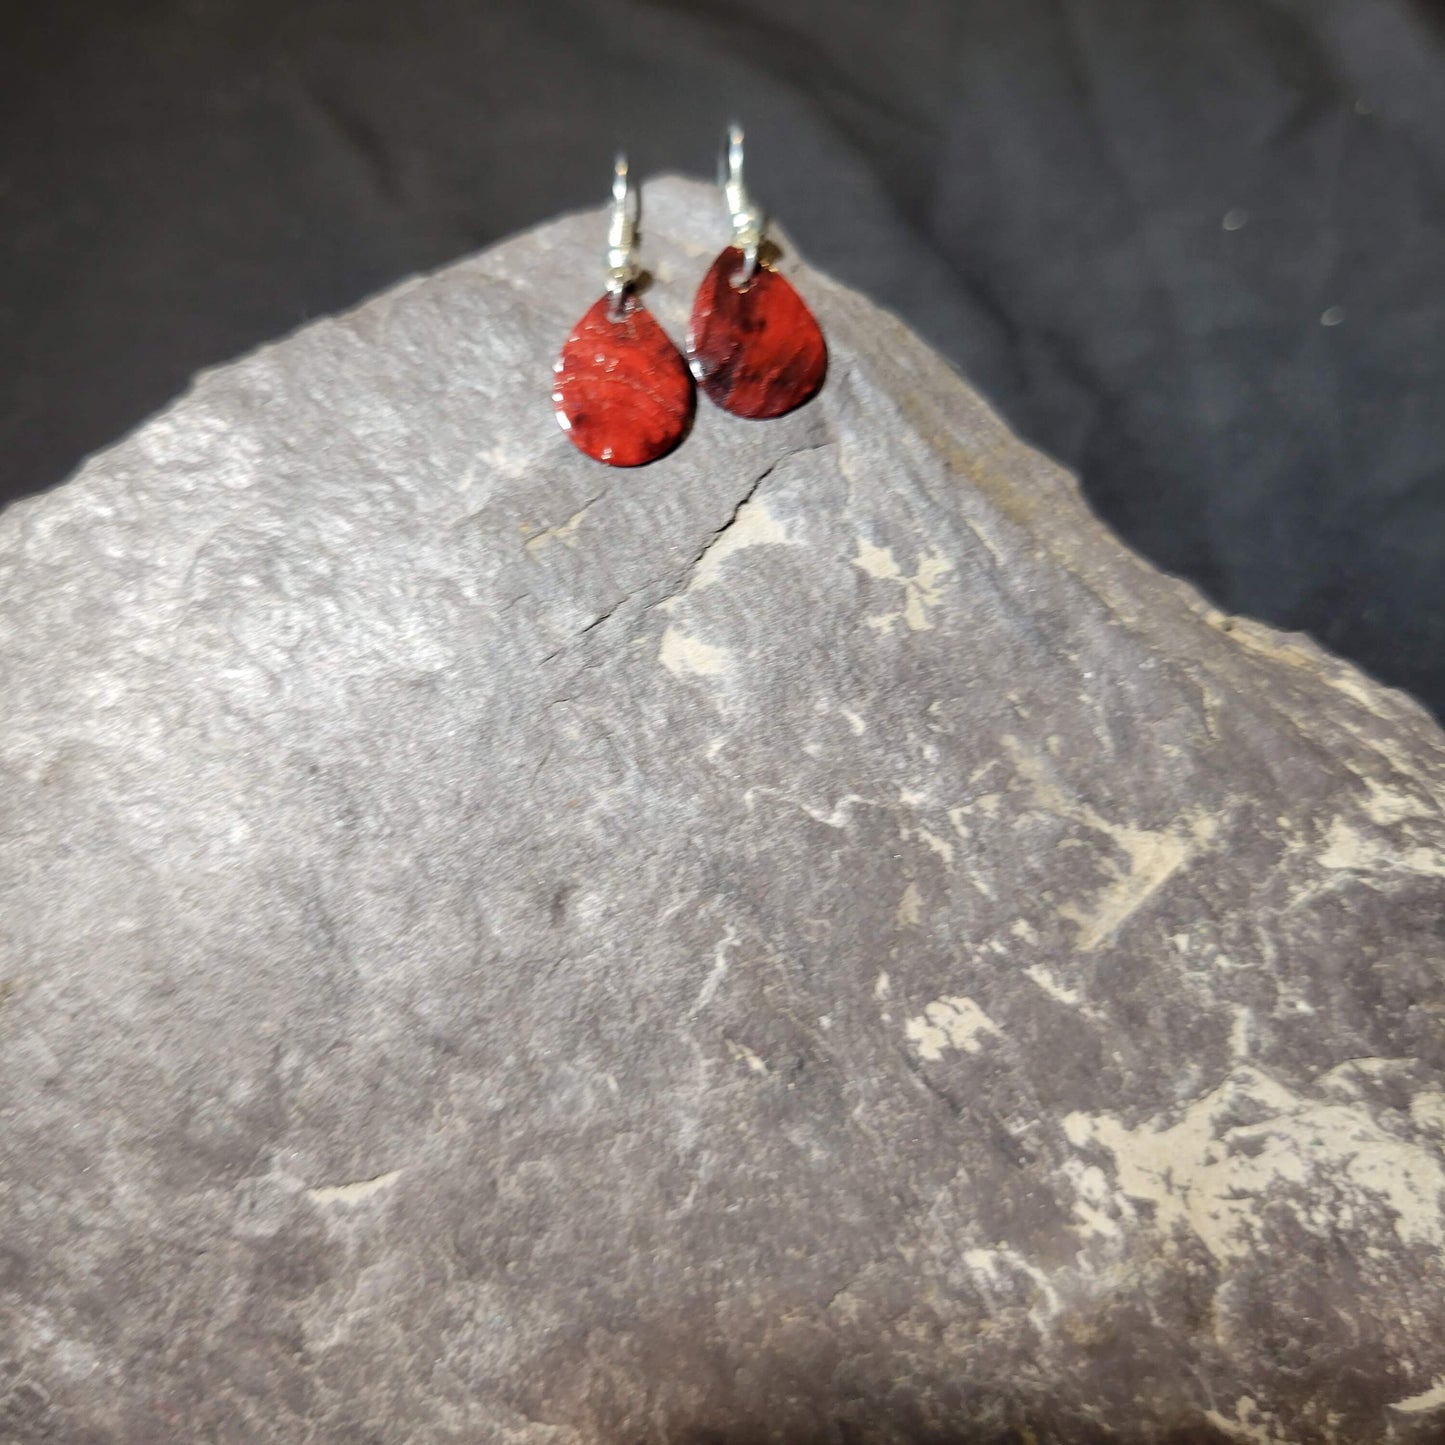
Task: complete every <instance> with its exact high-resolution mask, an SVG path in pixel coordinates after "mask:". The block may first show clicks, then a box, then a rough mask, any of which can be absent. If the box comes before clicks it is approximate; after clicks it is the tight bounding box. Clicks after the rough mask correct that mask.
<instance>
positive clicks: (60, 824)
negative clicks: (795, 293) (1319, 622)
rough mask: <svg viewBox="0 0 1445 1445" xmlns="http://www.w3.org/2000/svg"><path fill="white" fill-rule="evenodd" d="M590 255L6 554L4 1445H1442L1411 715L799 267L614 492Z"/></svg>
mask: <svg viewBox="0 0 1445 1445" xmlns="http://www.w3.org/2000/svg"><path fill="white" fill-rule="evenodd" d="M645 199H646V212H645V216H644V221H645V225H646V232H647V246H648V257H649V261H650V263H651V265H652V267H653V270H654V271H655V273H656V275H657V284H656V285H655V286H654V288H653V289H652V290H651V291H650V292H649V294H648V304H649V306H650V307H652V308H653V309H654V311H655V313H656V314H657V316H658V318H659V320H660V321H661V322H662V323H663V325H664V326H665V327H666V328H667V329H668V330H669V332H670V334H671V335H672V336H673V338H674V340H676V339H678V338H679V337H680V336H681V334H682V329H683V326H684V325H685V320H686V314H687V307H688V305H689V303H690V300H691V297H692V294H693V292H694V290H695V288H696V286H697V283H698V281H699V279H700V277H701V275H702V273H703V272H704V270H705V269H706V267H707V265H708V264H709V262H710V261H711V259H712V257H713V255H714V254H715V252H716V249H717V234H718V225H719V218H718V207H717V203H716V198H715V196H714V193H713V192H712V190H711V189H710V188H708V187H705V186H701V185H696V184H691V183H685V182H677V181H667V182H661V183H658V184H657V185H654V186H651V187H649V188H648V190H647V193H646V198H645ZM603 227H604V221H603V218H602V216H601V214H600V213H594V214H591V215H584V216H579V217H573V218H570V219H567V220H563V221H560V222H558V223H556V224H554V225H550V226H547V227H544V228H543V229H541V230H539V231H537V232H535V233H533V234H531V235H529V236H524V237H522V238H520V239H518V240H515V241H512V242H510V243H508V244H506V245H504V246H502V247H500V248H498V249H496V250H494V251H491V252H489V253H487V254H485V255H483V256H479V257H477V258H475V259H473V260H469V261H466V262H463V263H462V264H460V265H457V266H455V267H453V268H451V269H450V270H448V271H446V272H444V273H442V274H440V275H438V276H435V277H432V278H429V279H426V280H421V281H417V282H414V283H412V284H410V285H408V286H405V287H402V288H400V289H398V290H396V291H394V292H392V293H390V294H388V295H386V296H383V297H381V298H380V299H378V300H376V301H375V302H373V303H371V304H370V305H368V306H365V307H363V308H362V309H361V310H359V311H357V312H355V313H354V314H352V315H349V316H345V317H342V318H340V319H338V320H332V321H323V322H320V323H317V324H315V325H312V326H308V327H307V328H306V329H305V330H303V331H301V332H300V333H298V334H297V335H295V336H293V337H291V338H290V339H288V340H286V341H283V342H281V343H279V344H278V345H276V346H274V347H271V348H269V349H267V350H265V351H262V352H260V353H258V354H257V355H255V356H252V357H250V358H248V359H246V360H243V361H240V362H238V363H236V364H234V365H232V366H228V367H225V368H222V369H220V370H218V371H215V372H212V373H210V374H208V375H205V376H203V377H201V378H200V379H199V380H198V381H197V383H196V385H195V387H194V389H193V390H192V392H191V393H190V394H189V395H188V396H187V397H185V398H184V399H183V400H182V401H180V402H179V403H177V404H176V405H175V406H174V407H173V408H171V409H170V410H169V411H168V412H166V413H165V414H164V415H162V416H159V417H157V418H156V419H155V420H153V421H151V422H150V423H148V424H147V425H146V426H144V427H143V428H142V429H141V430H140V431H138V432H137V433H136V434H135V435H134V436H132V437H130V438H129V439H127V440H125V441H123V442H121V443H120V444H119V445H117V446H115V447H114V448H113V449H111V450H110V451H108V452H106V453H105V454H103V455H101V456H99V457H97V458H96V459H95V460H94V461H92V462H91V463H90V464H89V465H88V466H87V467H86V468H85V469H84V470H83V471H82V472H81V474H80V475H79V476H78V477H77V478H76V479H75V480H74V481H72V482H71V483H70V484H69V485H67V486H66V487H64V488H62V489H60V490H59V491H58V492H56V493H54V494H52V495H49V496H46V497H42V498H40V499H38V500H36V501H34V502H31V503H27V504H23V505H21V506H19V507H16V508H14V509H13V510H11V511H10V512H9V513H7V514H6V515H5V516H4V517H3V518H0V675H3V680H4V686H3V695H4V704H5V705H4V712H3V721H0V764H3V768H4V782H3V787H0V809H3V817H0V866H3V870H4V874H3V889H4V906H3V911H0V930H3V934H0V947H3V970H0V977H3V984H0V995H3V1003H0V1031H3V1042H0V1110H3V1113H0V1159H3V1169H0V1209H3V1214H0V1218H3V1220H4V1231H3V1236H0V1439H3V1440H4V1441H6V1442H14V1445H31V1442H39V1441H47V1442H48V1441H59V1442H65V1445H119V1442H127V1445H169V1442H177V1445H181V1442H184V1445H193V1442H199V1441H204V1442H215V1445H240V1442H248V1445H249V1442H301V1441H305V1442H307V1445H332V1442H335V1445H343V1442H345V1445H402V1442H411V1445H421V1442H427V1445H433V1442H438V1445H473V1442H476V1445H492V1442H498V1445H501V1442H506V1445H584V1442H629V1445H632V1442H659V1445H660V1442H665V1441H667V1442H680V1445H700V1442H711V1445H756V1442H762V1441H778V1442H783V1441H787V1442H790V1445H794V1442H801V1445H813V1442H823V1441H833V1442H849V1445H857V1442H872V1441H929V1442H943V1441H958V1442H969V1445H977V1442H1003V1441H1019V1442H1024V1441H1035V1442H1061V1445H1062V1442H1067V1445H1075V1442H1087V1441H1095V1440H1104V1439H1110V1440H1120V1441H1126V1442H1134V1441H1141V1442H1142V1441H1167V1442H1173V1445H1180V1442H1186V1441H1219V1442H1228V1441H1247V1442H1266V1441H1276V1440H1281V1441H1291V1442H1317V1441H1318V1442H1324V1441H1342V1442H1370V1441H1385V1440H1390V1441H1393V1442H1400V1445H1410V1442H1424V1441H1436V1440H1440V1439H1441V1438H1442V1434H1445V1330H1442V1328H1441V1324H1442V1321H1445V1266H1442V1263H1441V1256H1442V1246H1445V1215H1442V1203H1445V1201H1442V1193H1441V1191H1442V1188H1445V1155H1442V1142H1445V965H1442V954H1445V926H1442V914H1445V908H1442V903H1445V807H1442V803H1445V739H1442V735H1441V733H1440V732H1439V731H1438V730H1437V728H1436V727H1435V726H1434V724H1433V723H1432V722H1430V721H1429V720H1428V719H1427V718H1426V716H1425V714H1424V713H1423V712H1422V711H1421V710H1420V709H1419V708H1418V707H1416V706H1415V705H1414V704H1413V703H1411V702H1410V701H1408V700H1407V699H1405V698H1404V697H1402V696H1400V695H1398V694H1393V693H1390V692H1387V691H1384V690H1382V689H1380V688H1378V687H1376V686H1375V685H1373V684H1372V683H1371V682H1369V681H1367V680H1366V679H1364V678H1363V677H1361V676H1360V675H1359V674H1358V673H1356V672H1354V671H1353V670H1351V669H1350V668H1348V667H1345V666H1344V665H1342V664H1340V663H1338V662H1336V661H1334V660H1332V659H1331V658H1329V657H1328V656H1326V655H1324V654H1323V653H1321V652H1320V651H1318V650H1317V649H1316V648H1315V647H1314V646H1313V645H1311V644H1309V643H1307V642H1304V641H1301V640H1299V639H1296V638H1290V637H1285V636H1281V635H1279V634H1276V633H1273V632H1269V631H1266V630H1264V629H1263V628H1261V627H1258V626H1256V625H1254V624H1251V623H1249V622H1246V621H1242V620H1239V619H1233V618H1229V617H1225V616H1221V615H1219V614H1218V613H1216V612H1213V611H1211V610H1210V608H1209V607H1207V606H1206V605H1205V604H1204V603H1202V602H1201V601H1200V599H1199V598H1198V597H1197V596H1196V595H1195V594H1194V593H1193V592H1191V591H1189V590H1188V589H1187V588H1185V587H1183V586H1181V585H1179V584H1178V583H1176V582H1173V581H1171V580H1169V579H1168V578H1165V577H1162V576H1160V575H1158V574H1157V573H1155V572H1154V571H1152V570H1151V569H1150V568H1148V567H1147V566H1145V565H1143V564H1142V563H1141V562H1140V561H1139V560H1137V559H1136V558H1135V557H1133V556H1132V555H1131V554H1129V553H1128V552H1126V551H1125V550H1124V549H1123V548H1122V547H1121V546H1120V545H1119V544H1118V543H1117V542H1116V541H1114V540H1113V538H1112V537H1110V536H1109V535H1108V534H1107V533H1106V532H1105V531H1103V530H1102V529H1101V528H1100V527H1099V526H1098V525H1097V524H1096V523H1095V522H1094V521H1093V520H1092V519H1091V517H1090V516H1089V514H1088V513H1087V511H1086V509H1085V508H1084V506H1083V505H1082V503H1081V502H1080V499H1079V496H1078V493H1077V490H1076V488H1075V486H1074V484H1073V482H1072V481H1071V480H1070V479H1069V478H1068V477H1066V476H1064V475H1062V474H1061V473H1060V472H1059V471H1058V470H1057V469H1055V468H1054V467H1053V466H1052V465H1051V464H1050V463H1049V462H1047V461H1045V460H1044V459H1043V458H1041V457H1039V456H1037V455H1035V454H1034V453H1033V452H1031V451H1030V450H1029V449H1028V448H1026V447H1025V446H1023V445H1021V444H1020V443H1019V442H1018V441H1017V440H1015V439H1014V438H1013V437H1012V436H1011V435H1010V434H1009V433H1008V432H1007V431H1006V429H1005V428H1004V427H1003V426H1002V425H1001V424H1000V423H999V421H998V420H997V419H996V418H995V417H994V416H993V415H992V414H991V413H990V412H989V410H988V408H987V407H986V406H985V405H984V404H983V403H982V402H981V401H980V400H979V399H978V398H977V397H976V396H975V395H973V393H971V392H970V391H969V390H968V388H967V387H966V386H965V385H964V384H963V383H962V382H961V381H960V380H959V379H958V378H957V377H956V376H954V375H953V374H952V373H951V372H950V371H949V370H948V368H947V367H946V366H944V365H943V364H942V363H941V362H940V361H939V360H938V359H937V358H936V357H935V356H933V355H931V354H930V353H929V352H928V351H927V350H926V349H925V348H924V347H923V346H922V345H921V344H920V343H919V342H917V341H916V340H915V339H914V338H912V337H911V336H910V335H908V334H907V333H906V332H905V331H904V330H903V329H902V328H901V327H900V326H899V325H898V324H897V323H896V322H894V321H892V320H891V319H889V318H888V317H887V316H885V315H883V314H881V313H880V312H879V311H877V310H876V309H875V308H874V307H872V306H871V305H870V304H869V303H868V302H866V301H864V300H863V299H861V298H860V297H858V296H856V295H852V294H850V293H848V292H846V291H843V290H841V289H840V288H839V287H837V286H835V285H833V284H831V283H830V282H829V281H828V280H827V279H826V278H825V277H823V276H820V275H817V274H815V273H810V272H807V271H806V269H804V268H801V267H799V266H797V265H796V262H795V261H793V260H792V258H786V257H785V259H784V262H783V266H784V269H785V271H786V270H789V269H791V270H793V273H794V275H795V276H797V277H798V278H799V285H800V289H801V291H802V293H803V294H804V295H805V296H806V298H807V301H808V304H809V306H810V307H812V308H813V309H814V310H815V311H816V313H817V315H818V317H819V319H820V321H821V323H822V325H823V328H824V330H825V332H826V334H827V336H828V340H829V346H830V349H831V353H832V359H831V365H830V370H829V375H828V380H827V383H826V385H825V387H824V389H823V391H822V393H821V394H820V395H819V397H818V398H817V399H816V400H814V401H813V402H811V403H809V404H808V405H807V406H805V407H803V408H802V409H800V410H799V411H797V412H795V413H793V414H791V415H790V416H788V417H786V418H784V419H782V420H779V421H775V422H770V423H767V424H759V423H756V422H749V421H742V420H739V419H737V418H734V417H732V416H729V415H727V414H725V413H723V412H720V411H718V410H716V409H714V408H712V407H703V408H700V409H699V411H698V415H697V420H696V424H695V426H694V428H693V432H692V435H691V437H690V438H689V440H688V442H687V444H686V445H685V446H683V447H682V448H680V449H679V450H678V451H677V452H676V453H675V454H673V455H672V456H671V457H669V458H667V459H665V460H664V461H661V462H659V463H657V464H656V465H654V466H651V467H648V468H645V469H642V470H639V471H635V472H624V471H616V470H608V469H605V468H600V467H598V466H597V465H596V464H595V463H593V462H591V461H589V460H588V459H587V458H585V457H584V456H582V455H581V454H579V453H578V452H577V450H576V449H575V448H574V447H573V446H571V445H570V444H569V442H568V441H567V439H566V437H565V436H563V435H562V433H561V432H560V431H559V430H558V429H557V426H556V424H555V422H554V420H553V417H552V409H551V403H550V399H549V394H548V393H549V367H550V366H551V362H552V358H553V357H554V356H555V355H556V349H557V345H558V339H559V338H560V337H562V336H564V335H565V334H566V333H567V330H568V328H569V327H570V326H571V325H572V324H573V322H574V321H575V319H576V318H577V316H578V315H580V314H581V313H582V311H583V310H584V308H585V307H586V306H587V305H588V304H590V302H591V301H592V300H593V299H594V296H595V291H596V286H597V257H598V255H599V244H600V241H601V238H602V234H603ZM1226 484H1227V479H1221V485H1226Z"/></svg>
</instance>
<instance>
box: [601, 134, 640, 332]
mask: <svg viewBox="0 0 1445 1445" xmlns="http://www.w3.org/2000/svg"><path fill="white" fill-rule="evenodd" d="M639 214H640V202H639V199H638V195H637V191H636V190H635V189H634V187H633V186H632V183H631V182H630V180H629V179H628V175H627V157H626V156H625V155H623V154H622V153H621V152H620V151H619V152H618V154H617V159H616V160H615V161H614V162H613V164H612V216H611V219H610V221H609V222H608V226H607V294H608V295H609V296H611V297H612V309H613V311H614V312H615V311H617V309H618V308H619V307H620V306H621V304H622V297H623V294H624V293H625V292H626V291H627V288H628V287H629V286H631V285H633V284H634V283H635V282H636V280H637V277H638V267H637V222H638V216H639Z"/></svg>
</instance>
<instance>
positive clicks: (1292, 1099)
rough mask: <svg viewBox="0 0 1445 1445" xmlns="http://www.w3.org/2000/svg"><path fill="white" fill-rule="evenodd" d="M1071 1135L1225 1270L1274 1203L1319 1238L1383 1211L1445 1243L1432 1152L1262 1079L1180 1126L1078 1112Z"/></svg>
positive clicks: (1241, 1082)
mask: <svg viewBox="0 0 1445 1445" xmlns="http://www.w3.org/2000/svg"><path fill="white" fill-rule="evenodd" d="M1236 1118H1237V1119H1241V1120H1243V1121H1247V1122H1240V1123H1232V1122H1231V1120H1233V1119H1236ZM1064 1129H1065V1132H1066V1134H1067V1135H1068V1138H1069V1140H1070V1142H1071V1143H1073V1145H1074V1146H1075V1147H1076V1148H1078V1149H1088V1148H1090V1147H1093V1146H1098V1147H1102V1148H1103V1149H1105V1150H1107V1151H1108V1152H1109V1153H1110V1154H1111V1155H1112V1156H1113V1161H1114V1172H1115V1177H1116V1178H1117V1180H1118V1187H1119V1193H1120V1195H1121V1196H1123V1197H1124V1198H1126V1199H1142V1200H1147V1201H1148V1202H1150V1203H1151V1204H1153V1205H1154V1208H1155V1216H1154V1217H1155V1222H1156V1225H1157V1227H1158V1228H1159V1230H1160V1231H1161V1232H1163V1233H1164V1234H1168V1233H1170V1232H1171V1231H1172V1230H1173V1229H1174V1228H1175V1226H1176V1225H1180V1226H1183V1227H1185V1228H1187V1229H1189V1230H1191V1231H1193V1233H1194V1234H1195V1235H1196V1236H1197V1237H1198V1238H1199V1240H1200V1241H1201V1242H1202V1243H1203V1244H1204V1246H1205V1247H1206V1248H1207V1249H1208V1250H1209V1252H1210V1253H1211V1254H1212V1255H1213V1256H1214V1257H1215V1258H1216V1259H1217V1260H1221V1261H1227V1260H1233V1259H1237V1258H1240V1257H1242V1256H1244V1255H1246V1254H1249V1253H1250V1252H1252V1251H1253V1250H1255V1249H1256V1248H1257V1246H1258V1244H1259V1241H1258V1229H1259V1226H1260V1222H1261V1218H1262V1211H1263V1209H1264V1206H1265V1204H1266V1202H1269V1203H1271V1204H1275V1205H1278V1206H1280V1207H1282V1208H1284V1209H1286V1210H1288V1211H1289V1212H1290V1214H1291V1215H1292V1216H1293V1217H1294V1218H1295V1220H1296V1221H1297V1223H1298V1224H1299V1225H1300V1227H1302V1228H1304V1229H1306V1230H1308V1231H1309V1232H1310V1233H1313V1234H1318V1235H1321V1236H1322V1237H1329V1236H1330V1235H1331V1233H1332V1232H1333V1231H1336V1230H1339V1229H1343V1228H1345V1227H1352V1226H1355V1225H1356V1223H1357V1220H1358V1217H1359V1214H1360V1212H1361V1211H1362V1210H1369V1209H1383V1210H1385V1211H1387V1212H1388V1217H1389V1219H1390V1221H1391V1224H1392V1226H1393V1230H1394V1233H1395V1234H1396V1235H1397V1236H1398V1238H1399V1239H1400V1240H1401V1241H1402V1242H1404V1243H1407V1244H1423V1245H1428V1246H1430V1247H1431V1248H1439V1247H1440V1246H1441V1244H1442V1243H1445V1168H1442V1165H1441V1161H1440V1159H1439V1157H1438V1155H1437V1153H1436V1152H1435V1151H1432V1150H1430V1149H1429V1148H1427V1147H1425V1146H1424V1145H1422V1144H1418V1143H1413V1142H1410V1141H1407V1140H1404V1139H1401V1138H1399V1137H1398V1136H1396V1135H1394V1134H1391V1133H1388V1132H1386V1131H1385V1130H1384V1129H1383V1128H1381V1127H1380V1125H1379V1124H1377V1123H1376V1121H1375V1119H1374V1117H1373V1115H1372V1114H1371V1113H1370V1111H1369V1110H1368V1109H1367V1108H1366V1107H1365V1106H1364V1105H1362V1104H1341V1103H1322V1102H1320V1101H1318V1100H1314V1099H1309V1098H1305V1097H1303V1096H1301V1095H1299V1094H1296V1093H1293V1092H1292V1091H1291V1090H1290V1089H1288V1088H1287V1087H1286V1086H1285V1085H1283V1084H1281V1083H1279V1082H1278V1081H1277V1080H1275V1079H1272V1078H1271V1077H1269V1076H1268V1075H1267V1074H1265V1073H1263V1072H1262V1071H1261V1070H1259V1069H1255V1068H1248V1067H1245V1068H1240V1069H1236V1070H1235V1071H1234V1073H1232V1074H1231V1075H1230V1076H1229V1078H1228V1079H1226V1080H1225V1081H1224V1083H1222V1084H1221V1085H1220V1086H1219V1087H1218V1088H1217V1089H1214V1090H1212V1091H1211V1092H1210V1093H1208V1094H1205V1095H1204V1096H1202V1097H1201V1098H1198V1099H1196V1100H1195V1101H1194V1102H1193V1103H1192V1104H1190V1105H1189V1106H1188V1108H1186V1109H1185V1110H1184V1111H1183V1113H1182V1114H1181V1115H1180V1116H1179V1117H1178V1118H1177V1119H1176V1120H1175V1121H1174V1122H1172V1123H1171V1122H1169V1121H1168V1120H1167V1119H1154V1120H1150V1121H1147V1122H1145V1123H1143V1124H1140V1125H1138V1126H1136V1127H1134V1128H1129V1127H1128V1126H1126V1125H1125V1124H1123V1123H1122V1122H1121V1121H1120V1120H1118V1119H1116V1118H1113V1117H1111V1116H1109V1115H1106V1114H1101V1115H1087V1114H1083V1113H1072V1114H1069V1115H1068V1116H1067V1117H1066V1118H1065V1119H1064Z"/></svg>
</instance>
